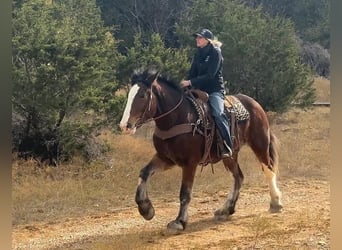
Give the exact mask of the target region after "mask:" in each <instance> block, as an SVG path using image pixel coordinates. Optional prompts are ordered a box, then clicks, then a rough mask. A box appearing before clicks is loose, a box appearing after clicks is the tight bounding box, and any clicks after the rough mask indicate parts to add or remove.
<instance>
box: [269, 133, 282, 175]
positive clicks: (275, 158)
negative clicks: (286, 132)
mask: <svg viewBox="0 0 342 250" xmlns="http://www.w3.org/2000/svg"><path fill="white" fill-rule="evenodd" d="M279 146H280V145H279V140H278V138H277V137H276V136H275V134H273V132H272V131H271V132H270V145H269V154H270V163H271V167H272V170H273V172H274V173H275V174H276V175H278V174H279V168H278V164H279V153H278V152H279Z"/></svg>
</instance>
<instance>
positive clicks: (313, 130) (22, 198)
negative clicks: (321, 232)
mask: <svg viewBox="0 0 342 250" xmlns="http://www.w3.org/2000/svg"><path fill="white" fill-rule="evenodd" d="M316 84H317V86H323V87H318V88H319V89H320V91H319V93H318V96H319V98H321V99H320V101H326V100H329V98H330V92H329V91H328V87H327V84H328V83H327V82H326V80H322V79H321V80H320V79H318V80H317V82H316ZM329 117H330V108H329V107H318V108H314V109H311V110H308V111H303V110H299V109H293V110H291V111H289V112H287V113H285V114H282V115H274V116H272V119H271V120H272V123H271V126H272V129H273V130H274V132H275V134H276V135H277V137H278V138H279V139H280V142H281V155H280V163H281V165H280V178H292V177H299V176H300V177H306V178H313V179H315V178H319V179H328V178H329V168H330V157H329V152H330V141H329V136H330V135H329V131H330V130H329ZM151 131H152V130H151V126H150V125H147V126H146V127H145V129H141V130H140V131H139V133H138V135H137V136H126V135H112V134H111V133H109V132H108V131H104V132H103V134H102V135H101V138H102V139H103V140H105V141H107V142H109V143H110V145H111V146H112V151H111V154H110V155H109V156H108V160H107V161H106V162H94V163H92V164H91V165H85V164H84V163H82V162H81V161H80V160H78V159H75V160H74V161H73V162H72V163H69V164H66V165H61V166H59V167H57V168H49V167H37V166H36V164H35V162H34V161H32V160H31V161H21V160H14V161H13V171H12V178H13V181H12V183H13V191H12V197H13V224H14V225H20V224H26V223H30V222H34V221H55V220H58V219H61V218H63V217H66V216H68V217H73V216H78V215H81V214H82V215H84V214H90V213H93V212H101V211H103V212H104V211H113V210H116V209H122V208H124V207H126V206H134V195H135V188H136V184H137V179H138V175H139V171H140V169H141V168H142V167H143V166H144V165H145V164H147V163H148V161H149V160H150V158H151V157H152V155H153V154H154V149H153V146H152V143H151V141H150V139H149V138H150V136H151V133H152V132H151ZM239 160H240V165H241V168H242V171H243V172H244V175H245V183H244V185H247V186H248V185H255V184H260V183H263V185H264V184H265V181H264V177H263V175H262V172H261V171H260V168H259V165H258V163H257V162H256V158H255V156H254V155H253V154H252V153H251V151H250V149H249V148H247V147H245V148H243V150H242V151H241V153H240V158H239ZM211 171H212V170H211V167H210V165H208V166H207V167H205V168H204V169H203V171H202V172H201V169H200V168H198V172H197V177H196V180H195V185H194V197H196V196H199V195H202V194H203V193H206V194H208V196H213V195H219V196H221V195H222V192H223V193H226V192H227V191H228V189H229V188H230V187H231V182H232V177H231V175H230V174H229V173H228V172H226V171H225V170H224V167H223V165H222V164H221V163H219V164H216V165H214V174H212V173H211ZM180 174H181V173H180V169H179V168H174V169H172V170H168V171H166V172H160V173H156V174H155V175H154V176H153V178H151V182H150V183H149V185H150V188H149V190H150V196H151V197H154V199H155V198H159V199H165V200H168V201H173V200H174V201H178V192H179V190H178V189H179V187H180ZM213 183H215V185H213ZM263 221H264V222H265V223H263ZM261 222H262V223H261ZM253 225H254V226H255V227H254V229H253V230H254V231H255V235H257V234H260V233H267V231H268V228H269V226H270V225H268V222H267V221H265V220H263V219H262V218H260V220H258V221H255V222H254V224H253ZM253 225H252V226H253ZM264 227H265V228H264ZM136 237H139V235H137V236H136ZM130 241H131V240H130ZM123 242H125V244H127V241H123ZM132 242H134V241H132ZM132 244H134V243H132ZM256 244H257V242H256ZM133 248H134V247H133ZM99 249H100V247H99ZM101 249H104V248H101ZM122 249H125V248H124V247H123V248H122Z"/></svg>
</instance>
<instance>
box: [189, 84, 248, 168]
mask: <svg viewBox="0 0 342 250" xmlns="http://www.w3.org/2000/svg"><path fill="white" fill-rule="evenodd" d="M188 96H189V98H190V100H191V102H192V103H193V105H194V107H195V109H196V110H197V113H198V117H199V121H198V122H197V123H198V124H202V126H201V130H199V131H196V129H197V130H198V128H197V127H196V128H194V133H195V132H198V133H200V134H202V135H203V136H204V137H205V150H204V154H203V157H202V160H201V162H200V164H201V165H204V166H205V165H207V164H208V163H210V162H211V159H210V149H211V146H212V143H213V139H214V135H215V130H216V126H215V121H214V119H213V117H212V116H211V115H210V110H209V105H206V104H207V103H208V101H209V95H208V94H207V93H206V92H204V91H201V90H198V89H190V90H189V91H188ZM224 106H225V108H224V109H225V114H226V116H227V118H228V121H229V127H230V136H231V141H232V143H233V149H232V150H233V151H234V150H236V149H238V148H239V147H240V145H239V138H238V135H239V133H238V122H240V121H245V120H247V119H249V112H248V111H247V110H246V108H245V107H244V106H243V104H242V103H241V102H240V101H239V99H237V98H236V97H235V96H233V95H228V96H225V100H224ZM216 137H217V138H216V139H217V142H218V145H217V146H218V148H219V149H222V148H223V139H222V137H221V135H220V133H216ZM219 151H221V150H218V151H217V152H219Z"/></svg>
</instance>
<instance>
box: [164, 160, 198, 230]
mask: <svg viewBox="0 0 342 250" xmlns="http://www.w3.org/2000/svg"><path fill="white" fill-rule="evenodd" d="M196 166H197V165H193V166H185V167H183V171H182V185H181V189H180V194H179V199H180V208H179V213H178V216H177V218H176V219H175V220H174V221H171V222H170V223H169V224H168V225H167V228H168V229H169V230H175V231H176V232H177V231H182V230H184V229H185V227H186V225H187V222H188V206H189V203H190V201H191V193H192V186H193V182H194V178H195V173H196Z"/></svg>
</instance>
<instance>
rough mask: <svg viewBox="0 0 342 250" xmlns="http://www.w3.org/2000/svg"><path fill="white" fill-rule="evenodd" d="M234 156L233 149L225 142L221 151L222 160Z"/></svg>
mask: <svg viewBox="0 0 342 250" xmlns="http://www.w3.org/2000/svg"><path fill="white" fill-rule="evenodd" d="M232 156H233V152H232V150H231V148H230V147H229V146H228V145H227V144H226V142H223V149H222V151H221V157H222V158H229V157H232Z"/></svg>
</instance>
